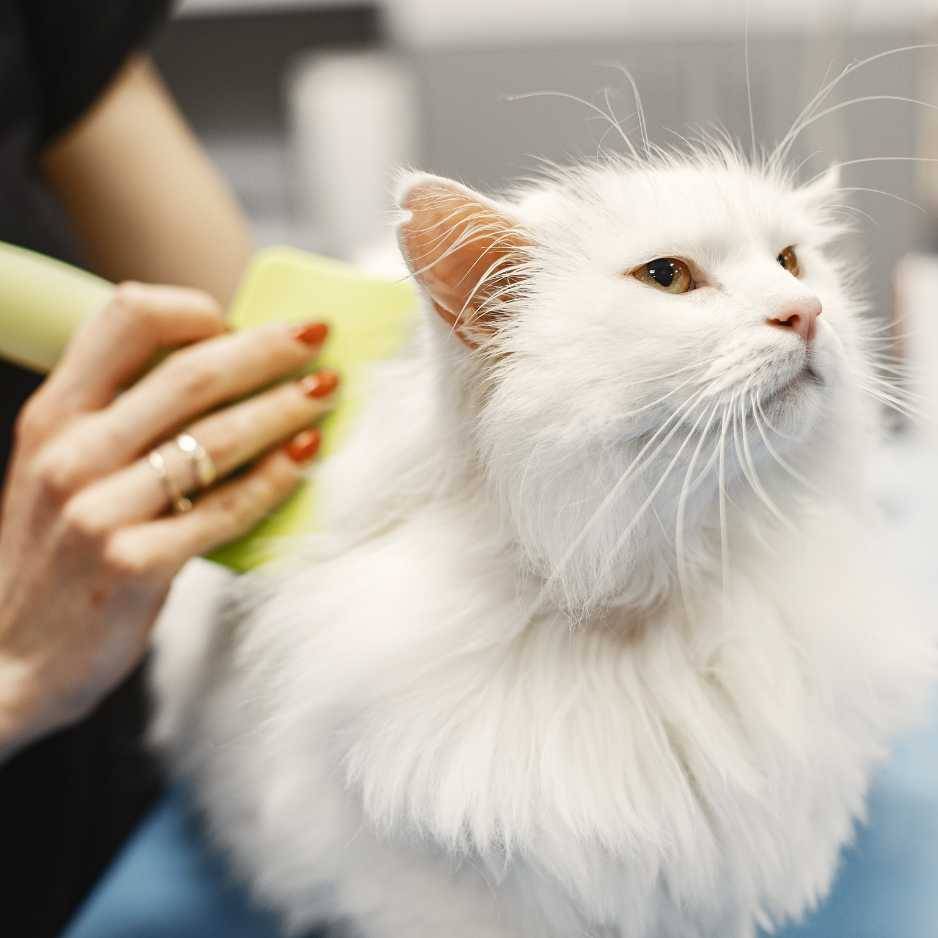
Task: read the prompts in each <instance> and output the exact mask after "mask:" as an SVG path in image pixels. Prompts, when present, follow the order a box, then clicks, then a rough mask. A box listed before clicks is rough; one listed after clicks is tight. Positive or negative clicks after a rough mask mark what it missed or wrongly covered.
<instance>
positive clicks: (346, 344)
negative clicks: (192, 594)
mask: <svg viewBox="0 0 938 938" xmlns="http://www.w3.org/2000/svg"><path fill="white" fill-rule="evenodd" d="M417 309H418V304H417V294H416V290H415V288H414V286H413V285H412V284H411V283H410V282H408V281H404V280H398V281H395V280H386V279H381V278H377V277H371V276H368V275H365V274H363V273H362V272H361V271H360V270H358V269H357V268H355V267H353V266H351V265H348V264H343V263H341V262H339V261H334V260H330V259H327V258H323V257H317V256H315V255H312V254H307V253H305V252H303V251H298V250H295V249H292V248H269V249H267V250H265V251H262V252H260V253H259V254H258V255H257V256H256V257H255V259H254V261H253V262H252V264H251V266H250V267H249V268H248V271H247V273H246V274H245V276H244V279H243V281H242V282H241V285H240V287H239V288H238V292H237V294H236V296H235V299H234V302H233V304H232V306H231V310H230V313H229V317H228V319H229V322H230V323H231V325H232V326H233V327H234V328H236V329H248V328H251V327H253V326H259V325H263V324H264V323H269V322H291V323H292V322H295V323H303V322H309V321H310V320H316V321H322V322H326V323H328V324H329V338H328V340H327V341H326V344H325V346H324V347H323V351H322V354H321V355H320V356H319V357H318V358H317V359H316V362H315V368H316V369H320V368H332V369H334V370H335V371H337V372H339V373H340V374H341V376H342V384H341V388H340V391H339V394H338V395H337V400H336V406H335V408H334V409H333V410H332V411H331V412H330V414H329V415H328V417H326V418H325V420H324V421H323V423H322V433H323V438H322V447H321V448H320V450H319V452H320V454H321V456H328V455H329V454H330V453H331V452H333V451H334V450H335V448H336V447H337V446H339V445H340V444H341V442H342V439H343V438H344V436H345V434H346V433H347V432H348V430H349V428H350V427H351V426H352V424H353V422H354V420H355V417H356V415H357V414H358V412H359V411H360V409H361V407H362V404H363V398H364V393H365V388H366V370H367V366H368V365H369V363H371V362H374V361H377V360H380V359H383V358H389V357H390V356H392V355H394V354H396V353H397V352H398V351H399V350H400V348H401V346H402V345H403V344H404V342H405V341H406V340H407V338H408V337H409V335H410V333H411V331H412V328H413V325H414V322H415V319H416V315H417ZM311 370H312V366H311ZM316 517H317V516H316V486H315V482H314V481H313V480H309V481H307V482H306V483H305V484H304V485H303V486H302V487H301V488H300V489H299V490H298V491H297V493H296V494H295V495H294V496H293V497H292V498H291V499H290V500H289V501H287V502H285V503H284V504H283V505H282V506H281V507H280V508H278V509H277V511H275V512H274V513H273V514H272V515H270V516H269V517H268V518H267V519H266V520H265V521H263V522H262V523H261V524H260V525H259V526H258V527H256V528H255V529H254V530H253V531H252V532H251V533H250V534H248V535H246V536H245V537H243V538H241V539H239V540H237V541H234V542H232V543H231V544H228V545H226V546H225V547H223V548H220V549H219V550H217V551H215V553H213V554H212V555H211V559H212V560H215V561H217V562H219V563H222V564H224V565H225V566H227V567H230V568H232V569H234V570H237V571H239V572H243V571H246V570H250V569H253V568H254V567H256V566H259V565H260V564H262V563H265V562H266V561H268V560H272V559H274V558H275V557H277V556H278V555H280V554H281V553H282V552H283V550H284V547H285V545H287V544H288V542H286V541H284V538H285V537H289V536H290V535H294V534H302V533H308V532H309V531H311V530H314V529H315V526H316Z"/></svg>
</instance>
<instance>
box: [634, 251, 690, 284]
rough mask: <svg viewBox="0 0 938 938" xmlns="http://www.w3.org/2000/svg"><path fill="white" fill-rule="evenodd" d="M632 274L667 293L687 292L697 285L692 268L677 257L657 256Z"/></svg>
mask: <svg viewBox="0 0 938 938" xmlns="http://www.w3.org/2000/svg"><path fill="white" fill-rule="evenodd" d="M632 276H633V277H635V279H636V280H641V282H642V283H647V284H648V286H650V287H655V288H656V289H658V290H664V291H665V293H687V291H688V290H693V289H694V286H695V284H694V278H693V277H692V276H691V272H690V268H689V267H688V266H687V264H685V263H684V261H681V260H678V259H677V258H676V257H657V258H655V260H653V261H649V262H648V263H647V264H642V265H641V266H640V267H636V268H635V270H633V271H632Z"/></svg>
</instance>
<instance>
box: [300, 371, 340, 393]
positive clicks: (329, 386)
mask: <svg viewBox="0 0 938 938" xmlns="http://www.w3.org/2000/svg"><path fill="white" fill-rule="evenodd" d="M338 386H339V376H338V374H336V372H334V371H317V372H316V374H314V375H307V376H306V377H305V378H302V379H301V380H300V390H301V391H302V392H303V393H304V394H305V395H306V396H307V397H328V395H330V394H331V393H332V392H333V391H334V390H335V389H336V388H337V387H338Z"/></svg>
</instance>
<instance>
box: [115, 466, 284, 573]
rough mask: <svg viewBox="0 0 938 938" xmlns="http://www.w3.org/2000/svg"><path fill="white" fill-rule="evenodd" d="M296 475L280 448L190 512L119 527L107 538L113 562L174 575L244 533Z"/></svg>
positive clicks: (279, 498)
mask: <svg viewBox="0 0 938 938" xmlns="http://www.w3.org/2000/svg"><path fill="white" fill-rule="evenodd" d="M301 478H302V473H301V471H300V467H299V466H298V465H297V463H295V462H294V461H293V460H292V459H291V458H290V456H289V455H288V454H287V453H286V451H285V450H276V451H274V452H272V453H269V454H268V455H267V456H265V457H264V458H263V459H261V460H260V461H259V462H258V463H257V465H255V466H253V467H252V468H251V469H250V471H249V472H247V473H246V474H245V475H243V476H240V477H238V478H237V479H235V480H233V481H231V482H227V483H226V484H224V485H222V486H219V487H218V488H215V489H212V490H211V491H210V492H207V493H206V494H205V495H203V496H202V497H201V498H200V499H199V501H198V502H197V503H196V506H195V507H194V508H193V509H192V511H189V512H186V513H185V514H182V515H174V516H171V517H166V518H159V519H157V520H156V521H150V522H148V523H144V524H137V525H133V526H131V527H126V528H121V529H120V530H118V531H117V532H115V533H114V534H113V535H112V536H111V539H110V542H109V545H108V552H109V554H110V557H111V559H112V561H113V562H115V563H117V564H119V565H121V566H123V567H126V568H129V569H132V570H139V571H141V572H148V573H153V572H162V573H164V574H167V575H172V574H173V573H175V572H176V571H177V570H178V569H179V568H180V567H181V566H182V565H183V564H184V563H185V562H186V561H187V560H189V559H190V558H191V557H195V556H198V555H199V554H204V553H207V552H208V551H210V550H213V549H214V548H216V547H219V546H221V545H222V544H226V543H227V542H228V541H232V540H234V539H235V538H237V537H240V536H241V535H242V534H246V533H247V532H248V531H250V529H251V528H253V527H254V525H256V524H257V523H258V522H259V521H261V520H262V519H263V518H264V517H265V516H266V515H267V514H269V513H270V512H271V511H272V510H273V509H274V508H276V507H277V505H279V504H280V503H281V502H282V501H283V500H284V499H285V498H287V496H288V495H290V494H291V493H292V492H293V490H294V489H295V488H296V486H297V485H298V483H299V481H300V479H301Z"/></svg>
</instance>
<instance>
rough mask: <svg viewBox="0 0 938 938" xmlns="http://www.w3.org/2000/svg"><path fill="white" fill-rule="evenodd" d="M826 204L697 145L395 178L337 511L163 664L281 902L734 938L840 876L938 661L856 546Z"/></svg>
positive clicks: (186, 764) (479, 934)
mask: <svg viewBox="0 0 938 938" xmlns="http://www.w3.org/2000/svg"><path fill="white" fill-rule="evenodd" d="M837 191H838V190H837V182H836V178H835V174H834V173H833V172H829V173H827V174H826V175H825V176H824V177H823V178H821V179H820V180H818V181H817V182H815V183H813V184H810V185H807V186H803V187H798V186H797V185H796V184H795V183H794V182H793V180H792V178H791V177H790V176H789V175H786V174H785V173H784V172H783V171H781V170H780V169H779V168H778V166H777V165H776V164H775V163H774V162H772V161H767V162H766V164H765V165H760V166H755V167H753V166H751V165H750V164H749V163H748V162H747V161H746V160H744V159H743V158H742V157H740V156H738V155H737V154H736V153H735V152H733V151H732V149H730V148H728V147H723V146H718V145H716V144H709V145H704V146H701V147H698V148H695V149H693V150H691V151H689V152H687V153H684V154H683V155H674V154H672V155H668V154H664V153H655V154H654V155H652V156H649V157H647V158H642V159H635V158H629V159H625V158H622V159H607V160H604V161H601V162H599V163H597V164H595V165H591V166H586V167H583V168H580V169H576V170H572V171H568V172H563V173H558V174H557V175H556V176H555V177H553V178H551V179H548V180H546V181H544V182H543V183H541V184H537V185H533V186H532V187H531V188H528V189H526V190H523V191H518V192H516V193H515V194H513V195H512V196H511V197H509V198H506V199H505V200H503V201H493V200H491V199H488V198H484V197H483V196H481V195H478V194H476V193H475V192H472V191H470V190H469V189H466V188H464V187H463V186H461V185H458V184H456V183H454V182H450V181H447V180H443V179H439V178H436V177H432V176H425V175H410V176H408V177H407V178H406V179H405V180H404V181H403V184H402V187H401V205H402V207H403V208H404V209H405V210H406V217H405V219H404V220H403V222H402V224H401V227H400V242H401V247H402V251H403V255H404V257H405V259H406V260H407V262H408V264H409V265H410V267H411V269H412V270H413V271H414V273H415V275H416V279H417V280H418V282H419V283H420V285H421V287H422V290H423V293H424V295H425V297H426V313H427V315H426V316H425V317H424V321H423V322H422V323H421V326H420V328H419V333H418V334H417V335H415V337H414V341H413V345H412V348H411V349H410V350H409V352H408V354H406V355H404V356H402V357H401V358H400V359H398V360H396V361H393V362H388V363H387V364H385V365H382V366H381V367H380V368H378V369H377V370H376V373H375V374H374V380H373V388H372V391H371V394H370V396H369V402H370V403H369V405H368V408H367V410H366V412H365V414H364V416H363V417H362V419H361V420H360V423H359V425H358V427H357V431H356V433H355V435H354V438H353V439H352V440H351V441H350V442H349V443H348V444H347V445H345V446H344V447H343V448H342V450H341V452H340V453H339V454H338V455H337V456H336V457H335V458H333V459H332V460H331V461H329V462H328V463H327V464H326V465H324V466H323V468H322V470H321V471H320V473H319V474H318V477H317V479H318V481H317V484H318V485H319V486H320V487H321V488H320V495H319V496H318V497H319V498H320V499H321V502H322V504H323V505H325V506H326V507H327V509H328V511H329V518H328V520H327V523H326V526H325V530H326V533H325V534H324V535H322V536H317V537H316V538H314V539H312V540H311V542H310V544H309V545H308V546H307V547H305V548H304V549H303V550H301V551H300V552H298V554H297V558H298V559H296V560H294V561H293V562H291V564H290V566H289V568H287V569H280V570H276V571H266V572H263V573H261V574H257V575H252V576H250V577H246V578H244V579H242V580H241V581H240V582H239V584H238V586H237V593H236V595H235V596H234V597H233V598H232V600H231V604H230V606H231V608H230V610H229V615H228V616H227V617H226V619H225V621H223V622H222V623H220V625H219V628H218V630H217V633H216V635H215V636H214V638H213V641H212V644H211V647H210V648H209V649H208V650H207V651H206V653H205V654H204V655H203V656H202V658H201V660H198V659H196V660H193V657H194V656H193V655H192V654H191V653H190V652H188V651H187V649H186V643H187V641H191V639H188V638H187V636H186V635H185V634H182V633H178V634H175V635H169V636H164V638H165V642H164V644H165V647H164V648H163V654H162V658H161V660H160V662H159V666H158V670H157V674H158V683H159V684H160V685H161V687H162V688H163V696H164V698H165V700H164V712H163V715H162V720H161V724H160V728H161V735H162V736H163V738H164V739H166V740H168V741H169V742H170V744H171V745H172V747H173V749H174V752H175V756H176V759H177V764H178V765H179V766H180V767H181V768H182V770H183V771H184V772H185V773H187V774H188V775H189V776H190V777H191V779H192V780H193V783H194V789H195V791H196V793H197V796H198V799H199V802H200V804H201V806H202V807H203V809H204V811H205V813H206V815H207V817H208V820H209V823H210V827H211V830H212V832H213V835H214V836H215V837H216V838H217V840H218V842H219V843H220V844H222V845H223V846H224V847H225V848H226V849H227V850H229V851H230V853H231V854H232V856H233V858H234V861H235V863H236V865H237V867H238V868H239V870H240V871H241V873H242V874H243V876H244V877H245V878H246V879H247V880H248V881H249V882H250V884H251V885H252V887H253V889H254V891H255V893H256V895H257V896H258V897H259V898H260V899H261V901H263V902H265V903H267V904H269V905H271V906H273V907H275V908H276V909H278V910H279V911H280V912H282V914H283V916H284V918H285V920H286V921H287V922H288V923H289V924H290V925H291V926H292V927H294V928H297V929H300V928H303V927H308V926H310V925H313V924H315V923H317V922H320V921H322V920H323V919H329V920H332V921H337V922H344V923H346V925H347V927H349V928H350V929H351V932H352V933H353V934H356V935H361V936H364V938H520V936H537V938H572V936H593V938H599V936H603V938H751V936H753V935H754V934H755V931H756V929H757V927H759V926H763V927H771V926H772V925H774V924H777V923H780V922H783V921H785V920H788V919H790V918H796V917H798V916H800V915H802V914H803V913H804V912H805V911H806V910H807V909H809V908H811V907H812V906H813V905H814V904H815V903H816V902H817V901H818V899H819V898H820V897H822V896H824V894H825V893H826V892H827V891H828V889H829V887H830V884H831V880H832V877H833V875H834V873H835V870H836V866H837V861H838V855H839V851H840V849H841V847H842V846H843V845H844V844H845V843H846V842H847V841H848V840H849V839H850V837H851V833H852V831H853V828H854V824H855V823H856V822H857V820H858V819H862V817H863V810H864V798H865V794H866V791H867V786H868V783H869V779H870V774H871V770H872V769H873V768H874V766H875V765H876V764H877V762H878V761H879V760H880V759H881V758H882V756H883V755H884V752H885V747H886V744H887V741H888V738H889V736H890V734H892V733H893V732H894V731H896V730H897V729H898V728H901V727H903V726H904V725H905V724H906V723H907V722H908V721H909V720H911V719H912V718H913V717H914V716H915V715H916V714H917V711H918V708H919V706H920V704H921V702H922V699H923V697H924V694H925V692H926V687H927V684H928V681H929V679H930V677H931V675H932V674H933V673H934V668H935V637H934V633H933V631H932V629H931V623H930V622H929V616H928V615H927V614H926V611H925V610H923V609H921V608H918V607H917V606H916V605H915V604H914V603H913V601H912V600H911V598H910V593H909V591H908V590H905V589H904V588H903V587H901V586H900V585H899V578H898V577H897V576H896V575H894V574H893V573H892V572H891V571H890V570H889V563H888V561H889V558H888V557H886V556H883V555H882V552H881V551H880V550H878V548H877V537H878V535H877V520H876V513H875V510H874V507H873V506H872V505H871V503H870V499H869V497H868V494H867V488H868V486H867V469H866V466H867V461H868V458H869V453H870V450H871V448H872V447H873V446H874V444H875V435H876V427H875V419H874V417H875V415H874V408H873V402H872V401H871V400H869V399H868V398H867V395H866V393H865V391H864V385H866V384H868V381H869V378H868V374H869V371H870V365H869V363H868V360H867V355H866V351H865V349H866V348H867V347H868V346H869V345H870V341H869V339H868V337H867V334H866V333H865V331H864V330H865V328H866V325H865V323H864V321H863V319H862V318H861V316H860V313H859V307H858V304H857V302H856V300H855V299H854V298H853V297H852V295H851V290H850V288H849V286H848V285H849V283H850V282H851V271H850V270H849V269H848V268H847V266H846V265H845V264H844V263H842V262H838V261H837V260H835V259H834V257H833V256H832V255H831V253H829V246H830V242H832V241H833V240H834V239H835V238H837V237H838V236H839V235H841V234H842V226H841V224H840V223H839V222H838V220H837V219H838V218H839V217H840V215H838V213H837V211H836V208H835V205H834V203H836V199H837ZM186 688H188V690H186ZM183 691H185V692H183Z"/></svg>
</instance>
